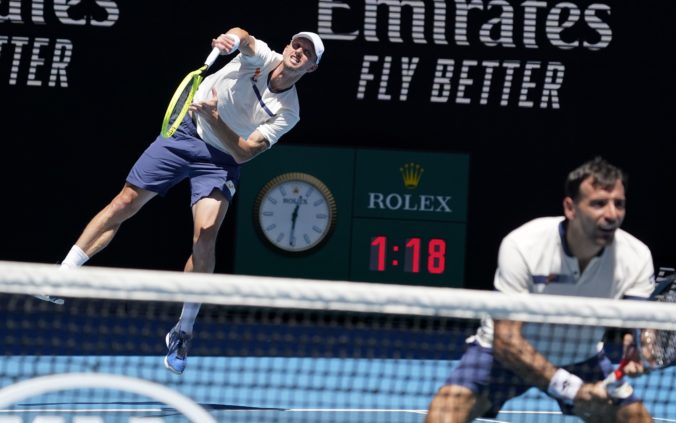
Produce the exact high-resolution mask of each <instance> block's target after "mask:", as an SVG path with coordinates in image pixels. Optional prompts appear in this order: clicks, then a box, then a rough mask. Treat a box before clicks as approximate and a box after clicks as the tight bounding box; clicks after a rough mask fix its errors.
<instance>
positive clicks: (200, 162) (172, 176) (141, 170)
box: [127, 115, 240, 205]
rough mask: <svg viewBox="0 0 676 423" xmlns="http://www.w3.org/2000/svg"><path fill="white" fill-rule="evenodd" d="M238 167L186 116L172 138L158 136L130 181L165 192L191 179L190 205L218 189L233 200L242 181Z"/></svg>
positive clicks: (135, 168) (153, 190)
mask: <svg viewBox="0 0 676 423" xmlns="http://www.w3.org/2000/svg"><path fill="white" fill-rule="evenodd" d="M239 167H240V165H239V164H237V162H235V159H233V158H232V156H230V155H229V154H227V153H224V152H223V151H221V150H219V149H217V148H215V147H212V146H210V145H209V144H207V143H205V142H204V141H202V139H201V138H200V137H199V135H197V129H196V128H195V124H194V123H193V121H192V119H191V118H190V116H188V115H186V117H185V119H184V120H183V122H181V125H180V126H179V127H178V129H177V130H176V132H175V133H174V135H173V136H171V138H164V137H163V136H162V135H159V136H158V137H157V138H156V139H155V141H153V143H152V144H150V146H148V148H147V149H146V150H145V151H144V152H143V154H142V155H141V157H139V159H138V160H137V161H136V163H135V164H134V167H132V169H131V171H130V172H129V175H128V176H127V182H128V183H129V184H131V185H134V186H136V187H138V188H143V189H145V190H148V191H152V192H156V193H158V194H159V195H165V194H166V193H167V191H169V190H170V189H171V188H172V187H173V186H174V185H176V184H177V183H179V182H181V181H182V180H184V179H186V178H188V179H190V191H191V196H190V205H193V204H195V203H196V202H197V201H199V200H200V199H201V198H204V197H206V196H208V195H210V194H211V193H212V192H213V190H215V189H217V190H219V191H221V192H222V193H223V195H225V198H227V199H228V201H232V197H233V195H235V191H236V190H237V185H238V184H239Z"/></svg>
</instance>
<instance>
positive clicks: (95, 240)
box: [76, 183, 157, 257]
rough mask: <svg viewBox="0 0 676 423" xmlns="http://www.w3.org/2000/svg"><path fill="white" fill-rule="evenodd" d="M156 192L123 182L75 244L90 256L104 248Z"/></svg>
mask: <svg viewBox="0 0 676 423" xmlns="http://www.w3.org/2000/svg"><path fill="white" fill-rule="evenodd" d="M156 195H157V194H156V193H154V192H152V191H148V190H145V189H142V188H137V187H135V186H133V185H130V184H129V183H125V184H124V187H123V188H122V191H120V193H119V194H117V195H116V196H115V198H113V200H112V201H111V202H110V203H109V204H108V205H107V206H106V207H104V208H103V210H101V211H100V212H99V213H98V214H97V215H96V216H94V218H93V219H92V220H91V221H90V222H89V224H88V225H87V227H85V230H84V231H83V232H82V235H80V238H78V240H77V242H76V245H77V246H79V247H80V248H81V249H82V251H84V252H85V254H87V256H89V257H92V256H94V255H95V254H96V253H98V252H99V251H101V250H102V249H104V248H105V247H106V246H107V245H108V244H109V243H110V241H111V240H112V239H113V237H114V236H115V234H116V233H117V231H118V230H119V228H120V225H122V223H124V221H126V220H127V219H129V218H131V217H132V216H134V215H135V214H136V213H137V212H138V211H139V210H141V208H142V207H143V206H144V205H145V204H146V203H147V202H148V201H150V200H151V199H152V198H153V197H155V196H156Z"/></svg>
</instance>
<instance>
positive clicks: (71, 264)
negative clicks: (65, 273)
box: [61, 245, 89, 269]
mask: <svg viewBox="0 0 676 423" xmlns="http://www.w3.org/2000/svg"><path fill="white" fill-rule="evenodd" d="M87 260H89V256H88V255H87V254H85V252H84V251H82V249H81V248H80V247H78V246H77V245H73V247H72V248H71V249H70V251H69V252H68V255H67V256H66V258H65V259H63V261H62V262H61V269H77V268H78V267H80V266H82V265H83V264H85V263H86V262H87Z"/></svg>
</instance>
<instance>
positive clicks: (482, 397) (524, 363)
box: [425, 158, 655, 423]
mask: <svg viewBox="0 0 676 423" xmlns="http://www.w3.org/2000/svg"><path fill="white" fill-rule="evenodd" d="M625 188H626V176H625V174H624V173H623V172H622V171H621V170H620V169H618V168H617V167H615V166H613V165H611V164H609V163H608V162H607V161H605V160H603V159H601V158H596V159H594V160H592V161H589V162H587V163H585V164H583V165H582V166H580V167H578V168H577V169H575V170H573V171H572V172H570V174H569V175H568V178H567V180H566V184H565V197H564V199H563V211H564V215H565V217H544V218H539V219H535V220H532V221H530V222H528V223H526V224H525V225H523V226H521V227H519V228H517V229H516V230H514V231H512V232H511V233H510V234H508V235H507V236H506V237H505V238H504V239H503V240H502V243H501V245H500V251H499V255H498V268H497V271H496V274H495V281H494V285H495V288H496V289H497V290H498V291H502V292H505V293H520V294H533V295H536V294H549V295H569V296H584V297H595V298H612V299H622V298H640V299H644V298H645V299H647V298H648V297H649V296H650V294H651V293H652V291H653V289H654V286H655V282H654V270H653V261H652V255H651V253H650V250H649V249H648V247H647V246H646V245H644V244H643V243H642V242H641V241H639V240H638V239H636V238H635V237H633V236H632V235H630V234H629V233H627V232H625V231H623V230H622V229H620V225H621V224H622V221H623V220H624V217H625V212H626V209H625V205H626V200H625ZM534 301H537V300H536V299H534ZM603 334H604V328H594V327H586V328H585V327H578V326H575V327H573V329H571V327H570V326H568V327H566V326H559V327H557V325H543V324H529V323H521V322H516V321H508V320H495V321H493V320H492V319H490V318H485V319H484V320H483V321H482V324H481V327H480V328H479V329H478V331H477V333H476V335H475V336H472V337H470V338H468V340H467V349H466V351H465V353H464V354H463V356H462V358H461V360H460V363H459V364H458V367H457V368H455V369H454V370H453V372H452V374H451V375H450V376H449V378H448V379H447V380H446V383H445V385H444V386H443V387H441V388H440V389H439V391H438V392H437V394H436V396H435V397H434V399H433V400H432V402H431V404H430V407H429V412H428V415H427V418H426V419H425V422H426V423H440V422H453V423H457V422H468V421H472V420H473V419H476V418H479V417H482V416H484V417H494V416H496V415H497V413H498V412H499V410H500V408H501V407H502V405H503V404H504V403H505V402H506V401H507V400H509V399H510V398H513V397H516V396H518V395H521V394H522V393H524V392H525V391H526V390H528V389H529V388H530V387H532V386H535V387H537V388H539V389H540V390H542V391H544V392H546V393H547V394H548V395H549V396H551V397H552V398H554V399H556V400H557V401H558V403H559V405H560V407H561V410H562V411H563V413H564V414H574V415H577V416H579V417H580V418H582V419H583V420H584V421H587V422H592V421H593V422H650V421H652V418H651V416H650V414H649V412H648V411H647V410H646V408H645V407H644V405H643V403H642V402H641V401H640V400H639V398H637V397H636V396H635V394H633V393H632V394H631V395H629V396H628V397H627V396H626V395H622V398H618V397H616V396H613V395H611V394H610V393H609V392H608V391H609V390H608V389H607V387H606V386H605V385H604V384H603V379H604V378H605V377H606V375H608V374H609V373H610V372H611V371H612V370H613V366H612V364H611V362H610V360H609V359H608V358H607V357H606V355H605V353H604V351H603V349H602V348H601V347H600V345H602V344H599V341H601V339H602V337H603ZM629 336H630V335H627V336H626V337H629ZM630 341H631V339H626V340H625V344H627V345H630V344H631V342H630ZM626 353H628V352H626ZM642 372H643V367H642V366H641V364H639V363H637V362H632V363H630V364H629V365H627V367H626V368H625V373H626V374H628V375H630V376H632V375H633V376H636V375H637V374H640V373H642ZM625 391H626V390H625ZM629 391H630V392H631V389H630V390H629Z"/></svg>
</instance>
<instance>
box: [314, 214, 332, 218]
mask: <svg viewBox="0 0 676 423" xmlns="http://www.w3.org/2000/svg"><path fill="white" fill-rule="evenodd" d="M315 217H316V218H317V219H327V218H328V217H329V215H328V214H326V213H317V214H316V215H315Z"/></svg>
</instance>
